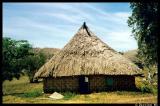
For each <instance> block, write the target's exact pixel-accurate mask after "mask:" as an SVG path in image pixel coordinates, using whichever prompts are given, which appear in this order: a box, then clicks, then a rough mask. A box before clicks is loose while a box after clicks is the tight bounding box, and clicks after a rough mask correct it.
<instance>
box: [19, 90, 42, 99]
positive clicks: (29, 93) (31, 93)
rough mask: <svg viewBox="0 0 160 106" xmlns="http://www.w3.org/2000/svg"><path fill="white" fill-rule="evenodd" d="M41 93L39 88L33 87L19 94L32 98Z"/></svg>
mask: <svg viewBox="0 0 160 106" xmlns="http://www.w3.org/2000/svg"><path fill="white" fill-rule="evenodd" d="M41 95H42V90H41V89H35V90H32V91H30V92H27V93H24V94H22V95H20V97H25V98H34V97H39V96H41Z"/></svg>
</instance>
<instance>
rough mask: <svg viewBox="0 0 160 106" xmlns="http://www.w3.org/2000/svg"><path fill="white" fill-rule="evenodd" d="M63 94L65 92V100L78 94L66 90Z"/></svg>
mask: <svg viewBox="0 0 160 106" xmlns="http://www.w3.org/2000/svg"><path fill="white" fill-rule="evenodd" d="M62 94H63V96H64V99H65V100H68V99H70V98H73V97H74V96H76V93H75V92H64V93H62Z"/></svg>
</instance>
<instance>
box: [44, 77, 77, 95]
mask: <svg viewBox="0 0 160 106" xmlns="http://www.w3.org/2000/svg"><path fill="white" fill-rule="evenodd" d="M78 87H79V85H78V78H76V77H57V78H44V86H43V89H44V92H45V93H49V92H55V91H56V92H63V91H78Z"/></svg>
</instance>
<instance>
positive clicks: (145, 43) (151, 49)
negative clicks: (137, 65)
mask: <svg viewBox="0 0 160 106" xmlns="http://www.w3.org/2000/svg"><path fill="white" fill-rule="evenodd" d="M130 4H131V5H130V7H131V9H132V15H131V16H130V17H129V19H128V25H129V27H131V28H132V34H133V36H134V38H135V39H136V40H137V43H138V50H139V51H138V57H139V58H140V59H141V60H142V62H143V64H144V65H145V66H147V67H149V66H151V65H155V64H157V62H158V56H157V52H158V35H159V26H158V25H159V22H160V21H158V19H160V18H159V13H160V12H159V8H158V7H159V3H158V2H157V3H156V2H149V3H142V2H137V3H130Z"/></svg>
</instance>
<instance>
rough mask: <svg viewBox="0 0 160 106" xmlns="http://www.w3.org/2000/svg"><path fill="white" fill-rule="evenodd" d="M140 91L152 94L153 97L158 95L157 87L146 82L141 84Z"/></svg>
mask: <svg viewBox="0 0 160 106" xmlns="http://www.w3.org/2000/svg"><path fill="white" fill-rule="evenodd" d="M140 90H141V91H142V93H152V94H155V95H156V94H157V93H158V89H157V86H153V85H152V84H149V83H148V82H143V84H142V85H141V86H140Z"/></svg>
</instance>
